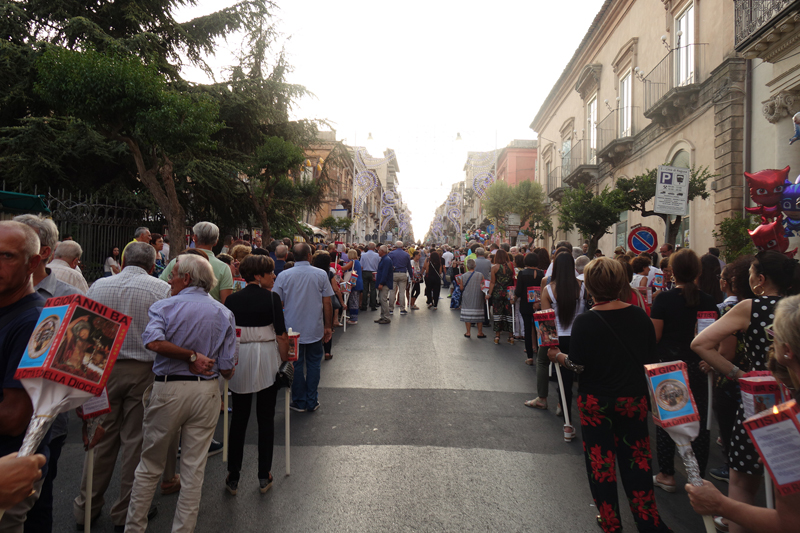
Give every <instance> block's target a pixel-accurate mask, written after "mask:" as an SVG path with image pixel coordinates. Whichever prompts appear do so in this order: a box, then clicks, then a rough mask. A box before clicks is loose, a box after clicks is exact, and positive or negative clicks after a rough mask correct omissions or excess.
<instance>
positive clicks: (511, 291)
mask: <svg viewBox="0 0 800 533" xmlns="http://www.w3.org/2000/svg"><path fill="white" fill-rule="evenodd" d="M515 290H517V286H516V285H511V286H510V287H508V288H507V289H506V293H507V294H508V299H509V300H513V299H514V291H515Z"/></svg>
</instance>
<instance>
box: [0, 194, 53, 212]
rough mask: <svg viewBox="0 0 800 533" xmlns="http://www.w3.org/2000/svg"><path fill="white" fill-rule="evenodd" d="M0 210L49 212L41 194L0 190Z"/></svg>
mask: <svg viewBox="0 0 800 533" xmlns="http://www.w3.org/2000/svg"><path fill="white" fill-rule="evenodd" d="M0 211H2V212H5V213H49V212H50V210H49V209H48V208H47V205H45V203H44V199H43V197H42V196H35V195H33V194H22V193H19V192H9V191H0Z"/></svg>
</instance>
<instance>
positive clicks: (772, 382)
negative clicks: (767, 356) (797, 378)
mask: <svg viewBox="0 0 800 533" xmlns="http://www.w3.org/2000/svg"><path fill="white" fill-rule="evenodd" d="M739 388H740V389H741V394H742V407H744V416H745V417H747V418H750V417H752V416H755V415H757V414H758V413H761V412H763V411H766V410H768V409H772V408H773V407H774V406H776V405H778V404H780V403H781V401H782V400H783V397H782V394H781V388H780V386H779V385H778V381H777V380H776V379H775V377H773V376H772V374H771V373H770V372H769V371H768V370H761V371H756V372H748V373H747V374H745V375H744V376H742V377H741V378H739Z"/></svg>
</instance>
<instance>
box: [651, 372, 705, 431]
mask: <svg viewBox="0 0 800 533" xmlns="http://www.w3.org/2000/svg"><path fill="white" fill-rule="evenodd" d="M644 368H645V373H646V374H647V385H648V387H649V388H650V395H651V398H652V405H653V407H654V409H653V420H654V421H655V423H656V425H658V426H661V427H663V428H668V427H672V426H678V425H681V424H687V423H689V422H700V414H699V413H698V412H697V408H696V407H695V402H694V396H692V391H691V389H690V388H689V375H688V374H687V372H686V363H684V362H683V361H673V362H670V363H657V364H653V365H644Z"/></svg>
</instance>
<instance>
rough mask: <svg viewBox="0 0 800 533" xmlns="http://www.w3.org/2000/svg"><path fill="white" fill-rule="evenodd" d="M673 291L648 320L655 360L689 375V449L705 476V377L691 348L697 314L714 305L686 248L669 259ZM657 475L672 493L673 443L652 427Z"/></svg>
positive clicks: (663, 297) (664, 296) (697, 262)
mask: <svg viewBox="0 0 800 533" xmlns="http://www.w3.org/2000/svg"><path fill="white" fill-rule="evenodd" d="M669 265H670V266H671V267H672V275H673V277H674V278H675V288H674V289H672V290H670V291H667V292H664V293H662V294H660V295H659V296H658V298H656V299H655V300H654V301H653V308H652V310H651V311H650V319H651V320H652V321H653V326H654V327H655V330H656V340H658V345H657V347H656V350H657V352H658V359H659V361H661V362H669V361H683V362H685V363H686V370H687V373H688V374H689V388H690V389H691V390H692V395H693V396H694V401H695V406H696V407H697V411H698V412H699V413H700V433H699V435H698V436H697V437H696V438H695V439H694V441H692V449H693V450H694V455H695V457H697V464H698V466H699V467H700V476H701V477H703V476H705V471H706V464H707V463H708V446H709V443H710V436H709V431H708V429H706V428H707V427H708V425H707V424H708V422H707V420H706V419H707V418H708V400H709V398H708V376H707V375H706V373H705V372H703V370H701V369H700V357H699V356H698V355H697V354H696V353H694V352H693V351H692V349H691V344H692V341H693V340H694V336H695V332H696V330H697V313H698V312H700V311H713V312H714V313H717V304H716V302H715V301H714V299H713V298H712V297H711V296H709V295H708V294H706V293H704V292H702V291H700V289H698V288H697V285H695V280H696V279H697V278H698V277H699V276H700V272H701V266H700V258H699V257H697V254H696V253H694V252H693V251H692V250H690V249H689V248H683V249H681V250H678V251H677V252H675V253H674V254H672V255H671V256H670V258H669ZM656 443H657V449H658V467H659V473H658V475H656V476H655V478H654V483H655V484H656V486H657V487H659V488H661V489H663V490H665V491H667V492H675V442H674V441H673V440H672V437H670V436H669V434H668V433H667V432H666V431H664V430H663V429H662V428H660V427H658V428H656Z"/></svg>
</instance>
